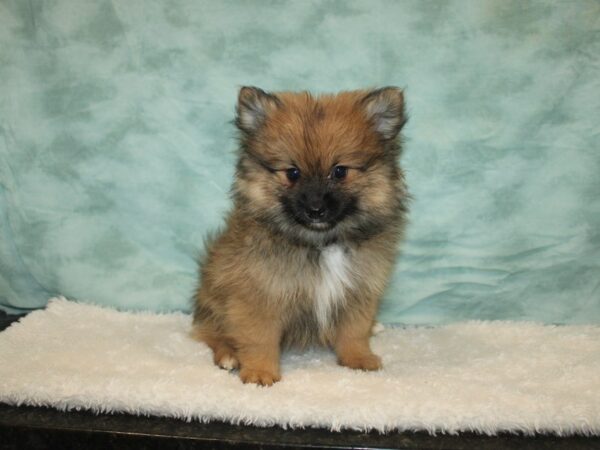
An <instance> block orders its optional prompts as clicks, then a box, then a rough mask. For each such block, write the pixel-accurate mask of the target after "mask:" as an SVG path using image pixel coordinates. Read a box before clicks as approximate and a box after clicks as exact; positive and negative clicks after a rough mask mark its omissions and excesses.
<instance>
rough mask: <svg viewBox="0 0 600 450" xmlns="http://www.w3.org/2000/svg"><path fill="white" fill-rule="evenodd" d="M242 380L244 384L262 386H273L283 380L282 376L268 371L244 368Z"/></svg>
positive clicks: (241, 375)
mask: <svg viewBox="0 0 600 450" xmlns="http://www.w3.org/2000/svg"><path fill="white" fill-rule="evenodd" d="M240 379H241V380H242V381H243V382H244V383H254V384H258V385H260V386H272V385H273V383H276V382H278V381H279V380H281V375H279V373H273V372H270V371H268V370H262V369H250V368H242V370H240Z"/></svg>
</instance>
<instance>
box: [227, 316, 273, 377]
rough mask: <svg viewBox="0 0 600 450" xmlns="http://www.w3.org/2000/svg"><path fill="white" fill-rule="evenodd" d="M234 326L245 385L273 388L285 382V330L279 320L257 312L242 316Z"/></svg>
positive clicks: (234, 339)
mask: <svg viewBox="0 0 600 450" xmlns="http://www.w3.org/2000/svg"><path fill="white" fill-rule="evenodd" d="M237 317H238V318H239V320H234V321H233V323H232V324H231V330H232V331H231V332H230V335H231V336H232V338H233V341H234V342H235V347H236V356H237V359H238V361H239V364H240V379H241V380H242V381H243V382H244V383H255V384H259V385H262V386H271V385H272V384H273V383H275V382H277V381H279V380H281V374H280V370H279V357H280V341H281V326H280V324H279V320H277V318H276V317H272V316H271V315H268V314H261V313H258V312H257V311H247V312H242V313H241V314H239V315H237Z"/></svg>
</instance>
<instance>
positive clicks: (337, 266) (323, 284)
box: [315, 245, 352, 328]
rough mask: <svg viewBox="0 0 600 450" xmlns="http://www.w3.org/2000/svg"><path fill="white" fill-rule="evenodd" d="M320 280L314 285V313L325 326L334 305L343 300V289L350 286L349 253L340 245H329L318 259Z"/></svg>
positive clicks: (322, 325)
mask: <svg viewBox="0 0 600 450" xmlns="http://www.w3.org/2000/svg"><path fill="white" fill-rule="evenodd" d="M319 266H320V269H321V280H320V282H319V283H318V284H317V285H316V287H315V313H316V316H317V320H318V322H319V325H320V326H321V328H325V327H326V326H327V324H328V322H329V319H330V316H331V310H332V309H333V308H334V306H335V305H336V304H338V303H340V302H343V301H344V300H345V296H344V291H345V290H346V289H347V288H350V287H352V277H351V275H350V271H351V268H350V255H349V254H348V252H347V251H346V250H345V249H344V248H343V247H342V246H340V245H330V246H329V247H326V248H325V249H323V251H322V252H321V257H320V259H319Z"/></svg>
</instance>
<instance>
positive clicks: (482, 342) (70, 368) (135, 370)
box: [0, 298, 600, 435]
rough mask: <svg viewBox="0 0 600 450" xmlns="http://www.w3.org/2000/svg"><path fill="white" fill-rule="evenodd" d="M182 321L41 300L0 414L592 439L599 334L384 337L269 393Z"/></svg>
mask: <svg viewBox="0 0 600 450" xmlns="http://www.w3.org/2000/svg"><path fill="white" fill-rule="evenodd" d="M190 324H191V319H190V316H188V315H184V314H162V315H159V314H149V313H125V312H118V311H115V310H111V309H104V308H100V307H97V306H91V305H84V304H78V303H74V302H70V301H67V300H65V299H64V298H58V299H54V300H52V301H51V302H50V304H49V306H48V308H47V309H46V310H42V311H36V312H33V313H31V314H29V315H28V316H27V317H25V318H24V319H22V320H21V321H20V322H18V323H15V324H13V325H12V326H11V327H9V328H8V329H7V330H6V331H4V332H3V333H0V361H2V364H0V402H4V403H9V404H15V405H23V404H25V405H46V406H52V407H55V408H58V409H62V410H71V409H89V410H93V411H97V412H126V413H132V414H143V415H158V416H170V417H178V418H181V419H184V420H188V421H189V420H200V421H203V422H205V421H211V420H222V421H228V422H232V423H236V424H252V425H257V426H271V425H280V426H282V427H324V428H328V429H331V430H340V429H343V428H349V429H358V430H379V431H382V432H385V431H389V430H426V431H429V432H431V433H435V432H445V433H455V432H459V431H476V432H481V433H486V434H495V433H498V432H501V431H511V432H517V431H520V432H524V433H534V432H551V433H556V434H559V435H566V434H573V433H581V434H586V435H591V434H600V327H597V326H546V325H538V324H533V323H514V322H512V323H511V322H467V323H460V324H455V325H448V326H443V327H438V328H422V327H410V328H391V329H390V328H388V329H386V330H384V331H383V332H381V333H379V334H378V335H377V336H375V337H374V338H373V339H372V344H373V348H374V350H375V351H376V352H377V353H379V354H380V355H381V356H382V358H383V362H384V365H385V368H384V370H382V371H380V372H376V373H365V372H359V371H353V370H350V369H347V368H344V367H340V366H338V365H337V364H336V362H335V357H334V355H333V354H332V353H331V352H329V351H326V350H314V351H310V352H307V353H286V354H284V356H283V360H282V375H283V379H282V381H281V382H279V383H277V384H275V385H274V386H273V387H271V388H264V387H257V386H254V385H244V384H242V383H241V382H240V380H239V378H238V376H237V374H236V373H229V372H226V371H224V370H220V369H218V368H217V367H215V366H214V365H213V363H212V360H211V352H210V350H209V349H208V348H207V347H206V346H204V345H203V344H200V343H198V342H196V341H194V340H193V339H192V338H191V337H190V336H189V330H190Z"/></svg>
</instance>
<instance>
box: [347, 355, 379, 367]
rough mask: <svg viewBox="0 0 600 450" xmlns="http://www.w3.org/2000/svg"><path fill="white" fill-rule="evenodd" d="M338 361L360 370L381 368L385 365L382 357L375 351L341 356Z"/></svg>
mask: <svg viewBox="0 0 600 450" xmlns="http://www.w3.org/2000/svg"><path fill="white" fill-rule="evenodd" d="M338 363H339V364H340V365H342V366H346V367H350V368H351V369H358V370H380V369H381V368H382V367H383V365H382V364H381V358H380V357H379V356H377V355H375V354H374V353H367V354H362V355H346V356H340V357H338Z"/></svg>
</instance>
